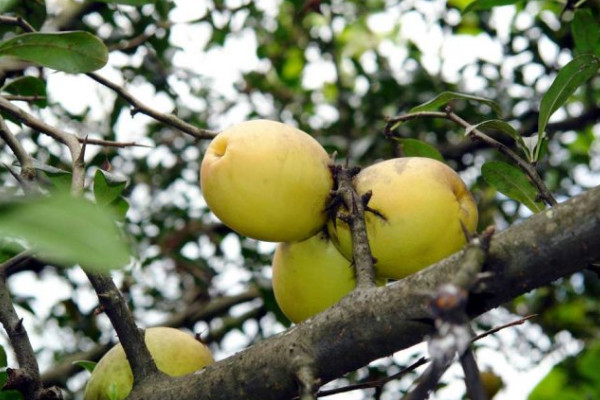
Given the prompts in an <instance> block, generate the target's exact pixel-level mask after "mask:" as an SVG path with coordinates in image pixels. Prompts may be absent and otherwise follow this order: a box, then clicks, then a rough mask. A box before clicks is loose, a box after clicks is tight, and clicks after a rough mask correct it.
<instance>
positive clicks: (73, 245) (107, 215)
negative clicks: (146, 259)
mask: <svg viewBox="0 0 600 400" xmlns="http://www.w3.org/2000/svg"><path fill="white" fill-rule="evenodd" d="M114 219H115V217H114V215H113V214H112V213H111V212H110V211H109V210H108V209H106V208H101V207H98V206H97V205H95V204H92V203H91V202H89V201H87V200H85V199H82V198H76V197H73V196H69V195H68V194H56V195H52V196H49V197H39V198H33V199H29V200H28V201H23V202H19V203H11V204H4V205H2V206H0V237H3V238H13V237H20V238H23V239H25V240H26V241H27V242H28V243H29V244H30V245H31V246H33V248H34V251H36V252H37V253H38V254H39V256H40V257H41V258H42V259H46V260H48V261H51V262H56V263H58V264H64V265H66V266H68V265H72V264H80V265H81V266H82V267H84V268H86V269H88V270H95V271H107V270H109V269H114V268H119V267H122V266H124V265H125V264H127V263H128V261H129V254H130V253H129V249H128V247H127V245H126V243H125V241H124V240H123V237H122V236H121V233H120V232H119V230H118V228H117V226H116V225H115V222H114Z"/></svg>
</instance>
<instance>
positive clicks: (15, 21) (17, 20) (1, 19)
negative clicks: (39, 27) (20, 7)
mask: <svg viewBox="0 0 600 400" xmlns="http://www.w3.org/2000/svg"><path fill="white" fill-rule="evenodd" d="M0 24H4V25H13V26H19V27H21V28H22V29H23V30H24V31H25V32H35V28H34V27H33V26H31V25H30V24H29V22H27V21H25V20H24V19H23V18H22V17H11V16H8V15H0Z"/></svg>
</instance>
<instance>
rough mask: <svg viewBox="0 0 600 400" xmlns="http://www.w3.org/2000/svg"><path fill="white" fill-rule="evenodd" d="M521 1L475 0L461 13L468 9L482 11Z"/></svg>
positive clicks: (466, 11)
mask: <svg viewBox="0 0 600 400" xmlns="http://www.w3.org/2000/svg"><path fill="white" fill-rule="evenodd" d="M521 1H523V0H475V1H474V2H472V3H471V4H469V5H468V6H467V7H466V8H465V9H464V10H463V14H465V13H468V12H469V11H483V10H489V9H491V8H494V7H499V6H508V5H511V4H517V3H520V2H521Z"/></svg>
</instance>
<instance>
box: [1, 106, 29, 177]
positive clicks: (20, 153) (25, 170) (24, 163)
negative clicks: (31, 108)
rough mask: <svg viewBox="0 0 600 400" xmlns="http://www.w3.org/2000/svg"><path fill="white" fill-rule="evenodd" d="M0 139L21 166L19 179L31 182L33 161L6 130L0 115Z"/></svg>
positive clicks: (6, 127) (7, 129) (6, 126)
mask: <svg viewBox="0 0 600 400" xmlns="http://www.w3.org/2000/svg"><path fill="white" fill-rule="evenodd" d="M0 137H1V138H2V139H4V141H5V142H6V144H7V145H8V147H10V149H11V150H12V152H13V153H14V154H15V156H16V157H17V160H19V163H20V164H21V177H22V178H23V179H25V180H27V181H31V180H33V178H35V168H34V166H33V159H32V158H31V156H30V155H29V154H27V152H26V151H25V149H24V148H23V146H21V143H20V142H19V141H18V140H17V139H16V138H15V136H14V135H13V133H12V132H11V131H10V129H9V128H8V125H6V121H5V120H4V118H3V117H2V116H1V115H0Z"/></svg>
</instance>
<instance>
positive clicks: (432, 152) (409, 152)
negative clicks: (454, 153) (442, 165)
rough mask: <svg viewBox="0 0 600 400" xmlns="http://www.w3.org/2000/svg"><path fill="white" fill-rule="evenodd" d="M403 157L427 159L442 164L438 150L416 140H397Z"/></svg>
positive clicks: (442, 158)
mask: <svg viewBox="0 0 600 400" xmlns="http://www.w3.org/2000/svg"><path fill="white" fill-rule="evenodd" d="M397 140H398V142H399V143H400V146H401V147H402V153H403V154H404V156H405V157H427V158H433V159H434V160H438V161H442V162H444V156H442V153H440V152H439V150H438V149H436V148H435V147H433V146H431V145H430V144H428V143H425V142H422V141H420V140H417V139H397Z"/></svg>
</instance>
